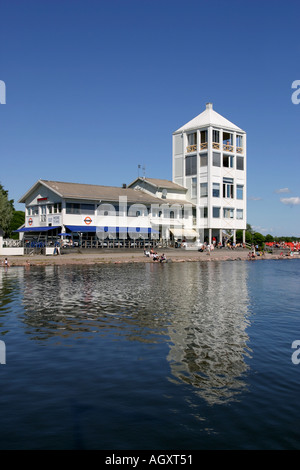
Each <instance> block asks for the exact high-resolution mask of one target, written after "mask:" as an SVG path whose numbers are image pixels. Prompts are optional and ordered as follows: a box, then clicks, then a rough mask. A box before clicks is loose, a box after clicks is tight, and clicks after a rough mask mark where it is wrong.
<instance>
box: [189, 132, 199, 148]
mask: <svg viewBox="0 0 300 470" xmlns="http://www.w3.org/2000/svg"><path fill="white" fill-rule="evenodd" d="M187 138H188V145H197V132H193V133H192V134H188V136H187Z"/></svg>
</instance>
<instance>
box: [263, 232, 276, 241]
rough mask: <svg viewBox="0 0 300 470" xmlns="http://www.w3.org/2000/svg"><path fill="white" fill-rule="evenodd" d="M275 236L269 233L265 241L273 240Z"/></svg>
mask: <svg viewBox="0 0 300 470" xmlns="http://www.w3.org/2000/svg"><path fill="white" fill-rule="evenodd" d="M273 241H274V237H273V235H270V234H269V233H268V234H267V235H266V236H265V242H273Z"/></svg>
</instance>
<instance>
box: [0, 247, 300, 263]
mask: <svg viewBox="0 0 300 470" xmlns="http://www.w3.org/2000/svg"><path fill="white" fill-rule="evenodd" d="M157 253H158V255H159V256H161V255H162V254H163V253H164V254H165V256H166V262H174V263H183V262H213V261H249V250H248V249H244V250H242V249H235V250H231V249H227V248H222V249H215V250H213V251H211V252H206V251H205V252H198V251H192V250H184V249H174V248H164V249H163V248H160V249H158V250H157ZM298 258H300V256H299V255H294V256H286V255H285V254H284V255H280V251H278V254H277V253H276V254H271V253H264V254H263V255H260V256H255V258H254V259H253V260H255V261H256V260H257V261H258V260H266V259H268V260H270V259H274V260H276V259H288V260H291V259H298ZM4 259H5V257H2V258H1V259H0V263H1V264H4ZM253 260H252V259H251V260H250V261H253ZM157 262H158V261H153V259H152V258H151V257H147V256H145V255H144V252H143V251H142V250H127V251H122V250H121V249H115V250H105V251H104V250H103V251H91V252H88V251H85V252H80V251H79V250H76V251H75V250H74V251H73V250H72V251H70V250H68V249H65V250H63V251H62V254H60V255H49V256H45V255H31V256H29V255H28V256H26V255H24V256H11V257H10V258H9V264H10V266H26V265H28V264H30V265H31V266H51V265H76V264H79V265H80V264H85V265H86V264H107V263H111V264H120V263H157Z"/></svg>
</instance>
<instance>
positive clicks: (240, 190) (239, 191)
mask: <svg viewBox="0 0 300 470" xmlns="http://www.w3.org/2000/svg"><path fill="white" fill-rule="evenodd" d="M236 198H237V199H244V186H243V185H242V184H237V185H236Z"/></svg>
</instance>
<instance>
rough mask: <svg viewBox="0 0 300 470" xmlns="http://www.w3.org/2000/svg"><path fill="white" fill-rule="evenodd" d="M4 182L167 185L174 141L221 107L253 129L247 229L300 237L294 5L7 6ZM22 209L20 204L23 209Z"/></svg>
mask: <svg viewBox="0 0 300 470" xmlns="http://www.w3.org/2000/svg"><path fill="white" fill-rule="evenodd" d="M0 12H1V13H0V14H1V29H0V80H3V81H4V82H5V84H6V104H5V105H1V106H0V126H1V139H0V159H1V167H0V182H1V184H2V185H3V186H4V187H5V189H7V190H8V191H9V196H10V198H13V199H14V200H15V201H17V200H18V199H19V198H20V197H21V196H22V195H23V194H24V193H25V192H26V191H27V189H28V188H29V187H30V186H32V185H33V184H34V183H35V182H36V180H38V179H39V178H43V179H49V180H52V179H53V180H58V181H72V182H81V183H92V184H104V185H114V186H119V185H121V184H122V183H129V182H131V181H132V180H134V179H135V178H136V176H137V174H138V168H137V167H138V165H139V164H140V165H144V166H145V168H146V170H145V172H146V176H149V177H159V178H166V179H171V178H172V172H171V163H172V158H171V155H172V147H171V136H172V132H174V131H175V130H176V129H178V128H179V127H180V126H182V125H183V124H185V123H186V122H188V121H189V120H191V119H192V118H193V117H195V116H197V115H198V114H200V113H201V112H202V111H203V110H204V109H205V103H206V102H208V101H210V102H212V103H213V105H214V109H215V110H216V111H217V112H219V113H220V114H222V115H223V116H225V117H226V118H227V119H229V120H231V121H232V122H233V123H235V124H236V125H238V126H239V127H241V128H242V129H244V130H245V131H246V132H247V138H248V168H247V169H248V217H247V219H248V222H249V223H250V224H251V225H252V226H253V227H254V228H255V229H256V230H257V231H259V232H261V233H264V234H266V233H272V234H273V235H295V236H300V217H299V216H300V204H299V203H300V187H299V137H300V133H299V123H300V104H299V105H295V104H293V103H292V100H291V97H292V93H293V91H294V90H292V88H291V86H292V83H293V81H294V80H297V79H300V71H299V17H300V2H299V1H297V0H295V1H291V0H287V1H285V2H282V1H276V0H272V1H271V0H265V1H264V0H261V1H256V0H251V1H247V0H245V1H240V0H239V1H230V0H228V1H224V0H222V1H221V0H219V1H218V0H215V1H214V2H210V1H207V0H206V1H202V0H198V1H193V0H186V1H185V2H182V1H177V0H159V1H158V0H151V1H150V0H139V1H137V0H109V1H104V0H97V1H96V0H43V1H42V0H26V1H24V0H2V1H1V7H0ZM15 206H16V208H17V209H23V205H19V204H15Z"/></svg>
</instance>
